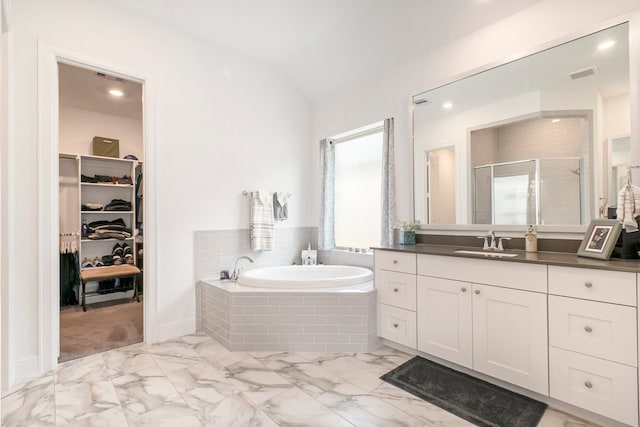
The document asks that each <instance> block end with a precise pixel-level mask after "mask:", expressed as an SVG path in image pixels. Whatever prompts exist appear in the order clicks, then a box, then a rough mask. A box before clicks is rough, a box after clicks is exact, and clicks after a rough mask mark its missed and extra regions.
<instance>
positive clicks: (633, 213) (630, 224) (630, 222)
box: [616, 184, 640, 233]
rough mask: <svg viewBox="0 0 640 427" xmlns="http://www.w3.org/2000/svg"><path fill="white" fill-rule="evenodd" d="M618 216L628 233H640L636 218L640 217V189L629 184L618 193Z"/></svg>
mask: <svg viewBox="0 0 640 427" xmlns="http://www.w3.org/2000/svg"><path fill="white" fill-rule="evenodd" d="M616 216H617V218H618V221H620V222H621V223H622V227H623V228H624V230H625V231H626V232H627V233H634V232H636V231H638V221H637V219H636V218H638V216H640V187H638V186H635V185H632V184H627V185H625V186H624V187H623V188H622V189H621V190H620V191H619V192H618V207H617V209H616Z"/></svg>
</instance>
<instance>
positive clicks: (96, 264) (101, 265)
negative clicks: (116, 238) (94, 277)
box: [93, 257, 104, 267]
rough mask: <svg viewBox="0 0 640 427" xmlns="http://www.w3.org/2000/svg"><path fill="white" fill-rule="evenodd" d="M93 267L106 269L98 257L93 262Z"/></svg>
mask: <svg viewBox="0 0 640 427" xmlns="http://www.w3.org/2000/svg"><path fill="white" fill-rule="evenodd" d="M93 266H94V267H104V263H103V262H102V260H101V259H100V258H98V257H96V258H95V259H94V260H93Z"/></svg>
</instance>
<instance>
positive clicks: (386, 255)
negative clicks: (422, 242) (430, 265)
mask: <svg viewBox="0 0 640 427" xmlns="http://www.w3.org/2000/svg"><path fill="white" fill-rule="evenodd" d="M374 262H375V264H374V265H375V268H376V270H390V271H398V272H400V273H410V274H416V254H408V253H402V252H393V251H376V252H375V258H374Z"/></svg>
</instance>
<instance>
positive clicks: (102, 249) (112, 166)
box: [61, 154, 137, 303]
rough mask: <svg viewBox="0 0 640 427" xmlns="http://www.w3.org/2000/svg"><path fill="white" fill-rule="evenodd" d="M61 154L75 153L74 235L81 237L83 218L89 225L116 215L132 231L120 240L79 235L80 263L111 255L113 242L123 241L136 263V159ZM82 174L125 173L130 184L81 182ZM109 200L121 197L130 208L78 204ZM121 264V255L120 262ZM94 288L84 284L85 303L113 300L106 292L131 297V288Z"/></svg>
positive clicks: (122, 174)
mask: <svg viewBox="0 0 640 427" xmlns="http://www.w3.org/2000/svg"><path fill="white" fill-rule="evenodd" d="M61 156H65V157H71V156H75V157H76V159H77V164H78V206H77V212H78V224H79V227H80V229H79V230H78V235H79V236H82V224H83V221H86V223H87V224H90V223H92V222H94V221H100V220H106V221H113V220H114V219H117V218H122V219H123V220H124V223H125V226H126V227H127V228H129V229H131V230H132V235H131V237H129V238H127V239H125V240H120V239H115V238H109V239H89V238H86V237H81V238H80V245H79V259H80V262H81V263H82V261H83V260H84V259H88V260H90V261H92V262H93V260H94V259H96V258H98V259H100V260H101V259H102V256H103V255H111V254H112V252H113V248H114V246H115V244H116V243H118V244H120V245H121V244H122V243H126V244H127V245H128V246H129V247H131V251H132V254H133V259H134V264H135V263H136V256H135V255H136V239H135V230H136V222H135V221H136V212H135V197H136V195H135V188H136V182H135V177H136V175H135V168H136V165H137V161H135V160H129V159H118V158H111V157H101V156H92V155H68V154H65V155H62V154H61ZM82 175H84V176H88V177H95V176H96V175H102V176H108V177H115V178H122V177H124V176H127V177H128V178H129V179H130V181H131V183H130V184H129V183H127V184H121V183H118V182H113V181H112V182H98V183H92V182H82ZM113 199H121V200H125V201H127V202H130V203H131V210H128V211H105V210H100V211H88V210H82V206H83V205H84V204H86V203H97V204H101V205H102V206H103V207H106V206H107V205H108V204H109V203H110V202H111V201H112V200H113ZM122 265H125V262H124V258H123V264H122ZM115 267H117V266H103V267H86V268H81V271H84V270H100V271H104V272H105V273H107V272H108V270H106V269H113V268H115ZM97 290H98V282H97V281H96V282H88V283H87V286H86V292H85V296H86V302H87V303H95V302H101V301H106V300H109V299H113V298H114V296H112V295H110V294H113V293H116V292H117V293H120V294H124V295H120V296H117V298H126V297H131V296H134V290H133V289H129V290H122V289H117V288H116V289H114V290H109V291H101V292H100V293H98V292H97Z"/></svg>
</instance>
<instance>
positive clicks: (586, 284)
mask: <svg viewBox="0 0 640 427" xmlns="http://www.w3.org/2000/svg"><path fill="white" fill-rule="evenodd" d="M584 287H585V288H592V287H593V283H591V282H585V283H584Z"/></svg>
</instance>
